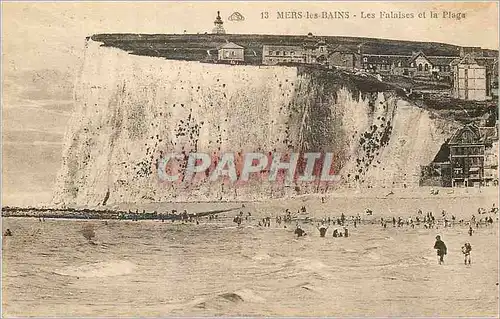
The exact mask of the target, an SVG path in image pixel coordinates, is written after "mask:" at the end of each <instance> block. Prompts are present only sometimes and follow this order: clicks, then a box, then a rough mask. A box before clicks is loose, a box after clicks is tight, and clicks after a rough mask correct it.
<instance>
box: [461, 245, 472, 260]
mask: <svg viewBox="0 0 500 319" xmlns="http://www.w3.org/2000/svg"><path fill="white" fill-rule="evenodd" d="M471 251H472V246H471V244H470V243H465V244H464V245H463V246H462V253H463V254H464V264H465V265H467V262H468V263H469V265H470V252H471Z"/></svg>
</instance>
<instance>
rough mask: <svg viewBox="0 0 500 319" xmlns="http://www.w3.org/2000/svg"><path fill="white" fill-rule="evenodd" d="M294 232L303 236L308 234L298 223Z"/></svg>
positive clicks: (298, 235)
mask: <svg viewBox="0 0 500 319" xmlns="http://www.w3.org/2000/svg"><path fill="white" fill-rule="evenodd" d="M294 233H295V234H296V235H297V237H302V236H305V235H306V232H305V231H304V230H303V229H302V228H301V227H300V225H298V224H297V228H296V229H295V232H294Z"/></svg>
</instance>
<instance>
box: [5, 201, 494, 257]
mask: <svg viewBox="0 0 500 319" xmlns="http://www.w3.org/2000/svg"><path fill="white" fill-rule="evenodd" d="M243 208H245V205H242V209H243ZM219 213H220V212H216V213H209V214H206V213H205V214H204V216H203V217H205V218H206V219H208V221H212V220H218V219H219V218H220V216H219ZM364 213H365V214H366V215H367V216H372V215H373V211H372V210H371V209H366V210H365V212H364ZM497 214H498V208H497V207H496V206H495V204H493V206H492V207H491V209H484V208H478V210H477V215H478V216H479V217H476V215H474V214H473V215H472V216H471V218H470V219H467V220H466V219H460V220H457V218H456V217H455V215H453V214H448V213H447V212H446V211H445V210H442V211H441V214H440V215H441V216H440V218H436V216H435V215H434V214H433V212H427V213H425V214H424V212H423V211H422V210H421V209H419V210H418V211H417V213H416V214H415V215H412V216H410V217H407V218H405V219H403V218H402V217H400V216H392V217H385V218H384V217H380V225H381V227H382V228H383V229H387V227H388V225H389V226H390V225H392V227H393V228H411V229H415V228H416V227H420V226H423V228H424V229H436V230H437V229H440V228H442V229H446V228H453V227H455V226H457V225H458V226H461V227H463V226H466V227H468V230H467V234H468V236H469V237H471V236H473V234H474V233H475V232H477V231H478V229H479V228H481V227H488V226H491V225H492V224H493V223H494V220H493V215H497ZM223 217H225V215H223ZM201 218H202V216H200V215H198V214H197V213H192V214H189V213H188V211H187V210H186V209H185V210H183V211H182V212H178V211H177V210H175V209H173V210H171V211H170V212H166V213H158V212H156V211H153V212H150V213H147V212H146V211H145V210H143V211H142V213H140V212H139V210H138V209H136V211H135V212H132V211H131V210H129V211H128V213H123V212H122V213H120V214H119V215H118V219H122V220H123V219H128V220H132V221H139V220H144V219H156V220H161V222H165V220H170V221H171V222H172V223H174V222H176V221H180V222H181V223H195V224H196V225H198V224H200V219H201ZM38 220H39V221H40V222H44V221H45V218H43V217H39V218H38ZM272 220H273V219H272V218H271V216H267V217H263V218H262V219H260V220H258V222H257V224H256V225H255V224H253V223H254V222H255V221H254V220H253V219H252V213H251V212H247V213H246V214H245V213H244V212H243V210H240V211H239V214H237V215H236V216H234V218H233V222H234V223H236V224H237V226H238V227H240V226H241V225H242V224H243V223H248V224H250V225H255V226H257V227H267V228H269V227H271V221H272ZM496 220H497V221H498V215H497V217H496ZM294 221H295V230H294V234H295V235H297V238H299V237H303V236H306V235H307V232H306V231H305V230H304V228H303V226H302V225H300V223H301V222H302V223H303V224H314V223H316V225H315V227H316V229H317V230H318V232H319V236H320V237H326V235H327V232H328V229H329V228H330V226H333V227H332V228H334V229H333V232H332V237H334V238H338V237H344V238H346V237H349V236H350V234H349V228H348V227H349V225H352V226H353V227H354V228H357V227H360V226H361V225H363V224H375V223H377V222H376V220H375V219H374V218H372V217H369V218H366V219H362V218H361V215H360V214H359V213H358V214H357V215H353V216H349V217H348V216H346V215H345V214H344V213H340V215H339V216H337V217H333V216H328V217H324V218H322V219H321V220H318V219H313V218H311V217H309V216H308V213H307V208H306V207H305V206H302V207H301V208H300V209H298V210H297V213H296V214H293V215H292V212H291V211H290V210H289V209H286V210H285V212H284V214H283V215H277V216H275V217H274V222H275V225H276V227H281V225H282V224H283V228H285V229H286V228H287V225H290V224H292V223H293V222H294ZM3 235H4V236H6V237H8V236H12V231H11V230H10V229H7V230H6V231H5V232H4V234H3ZM434 249H435V250H436V252H437V256H438V263H439V264H443V263H444V256H445V255H446V254H447V247H446V244H445V243H444V241H443V240H442V239H441V236H440V235H437V236H436V241H435V243H434ZM461 250H462V253H463V255H464V264H466V265H470V264H471V251H472V245H471V243H470V242H469V241H467V242H465V243H464V244H463V246H462V247H461Z"/></svg>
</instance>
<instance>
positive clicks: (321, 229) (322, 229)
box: [317, 223, 328, 237]
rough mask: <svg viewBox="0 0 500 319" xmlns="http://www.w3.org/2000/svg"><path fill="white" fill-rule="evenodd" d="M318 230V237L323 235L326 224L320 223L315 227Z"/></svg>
mask: <svg viewBox="0 0 500 319" xmlns="http://www.w3.org/2000/svg"><path fill="white" fill-rule="evenodd" d="M317 228H318V230H319V236H320V237H325V235H326V231H327V230H328V226H326V225H325V224H324V223H323V224H321V226H319V227H317Z"/></svg>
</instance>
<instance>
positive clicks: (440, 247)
mask: <svg viewBox="0 0 500 319" xmlns="http://www.w3.org/2000/svg"><path fill="white" fill-rule="evenodd" d="M434 249H436V250H437V255H438V257H439V259H438V263H439V264H440V265H441V264H442V263H444V255H446V245H445V243H444V242H443V241H442V240H441V236H439V235H437V236H436V242H435V243H434Z"/></svg>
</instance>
